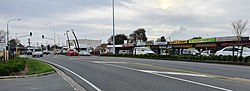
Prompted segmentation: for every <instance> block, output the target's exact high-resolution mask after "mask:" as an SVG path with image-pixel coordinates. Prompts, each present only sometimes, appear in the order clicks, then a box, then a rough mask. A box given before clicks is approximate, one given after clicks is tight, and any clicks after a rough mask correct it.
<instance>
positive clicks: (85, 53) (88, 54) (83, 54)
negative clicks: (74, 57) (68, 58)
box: [78, 51, 90, 56]
mask: <svg viewBox="0 0 250 91" xmlns="http://www.w3.org/2000/svg"><path fill="white" fill-rule="evenodd" d="M78 55H80V56H90V53H89V52H87V51H80V52H79V53H78Z"/></svg>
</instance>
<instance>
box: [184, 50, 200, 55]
mask: <svg viewBox="0 0 250 91" xmlns="http://www.w3.org/2000/svg"><path fill="white" fill-rule="evenodd" d="M182 54H183V55H200V52H199V51H198V50H196V49H183V51H182Z"/></svg>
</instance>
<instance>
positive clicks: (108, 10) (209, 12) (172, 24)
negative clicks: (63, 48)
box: [0, 0, 250, 44]
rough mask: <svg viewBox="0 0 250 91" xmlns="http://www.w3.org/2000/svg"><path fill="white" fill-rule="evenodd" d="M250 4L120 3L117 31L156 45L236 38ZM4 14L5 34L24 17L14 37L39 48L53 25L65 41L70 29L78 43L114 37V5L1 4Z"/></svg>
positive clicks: (94, 1) (60, 1) (78, 0)
mask: <svg viewBox="0 0 250 91" xmlns="http://www.w3.org/2000/svg"><path fill="white" fill-rule="evenodd" d="M249 3H250V1H248V0H240V1H239V0H206V1H205V2H204V0H115V29H116V31H115V32H116V33H117V34H121V33H124V34H126V35H129V34H130V33H132V32H133V31H134V30H136V29H137V28H145V29H146V35H147V36H148V38H149V39H151V40H154V39H157V38H159V37H161V36H163V35H164V36H165V37H168V36H172V37H173V38H172V40H174V39H189V38H192V37H193V36H201V37H218V36H228V35H232V33H231V30H232V26H231V25H230V23H231V22H232V21H234V20H238V19H243V20H247V19H249V18H250V14H249V13H248V12H247V11H248V9H249V8H250V6H249V5H248V4H249ZM0 12H1V13H0V30H1V29H5V30H6V22H7V21H8V20H9V19H13V18H21V19H22V21H13V22H11V23H10V29H11V30H10V33H11V37H12V38H14V37H15V33H18V34H19V35H23V34H27V33H28V32H30V31H32V32H33V33H34V36H33V37H32V41H34V43H36V42H41V43H45V40H41V35H42V34H44V35H46V36H50V37H53V29H52V28H51V27H48V26H45V25H44V24H50V25H53V26H54V27H55V28H56V33H57V34H59V35H60V38H61V41H63V42H65V40H66V37H65V36H64V35H63V33H64V32H66V30H68V29H71V28H74V29H75V32H76V35H77V36H78V37H79V38H89V39H98V40H99V39H102V40H103V41H106V40H107V39H108V38H109V37H110V36H111V35H112V7H111V1H106V0H73V1H72V0H53V1H51V0H2V1H1V3H0ZM180 26H183V27H180ZM184 26H185V27H184ZM245 34H246V35H247V34H250V31H247V32H246V33H245ZM173 35H174V36H173ZM70 37H71V38H73V36H72V35H70ZM46 41H48V42H49V43H53V42H51V41H49V40H46ZM21 43H23V44H27V38H22V39H21Z"/></svg>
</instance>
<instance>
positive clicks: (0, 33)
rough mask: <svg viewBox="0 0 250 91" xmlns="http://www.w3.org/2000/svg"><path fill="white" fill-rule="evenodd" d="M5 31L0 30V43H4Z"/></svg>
mask: <svg viewBox="0 0 250 91" xmlns="http://www.w3.org/2000/svg"><path fill="white" fill-rule="evenodd" d="M5 35H6V32H5V31H4V30H0V43H5V37H6V36H5Z"/></svg>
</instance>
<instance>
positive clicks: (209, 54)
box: [201, 50, 216, 56]
mask: <svg viewBox="0 0 250 91" xmlns="http://www.w3.org/2000/svg"><path fill="white" fill-rule="evenodd" d="M215 53H216V51H213V50H204V51H202V52H201V55H202V56H211V55H215Z"/></svg>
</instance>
